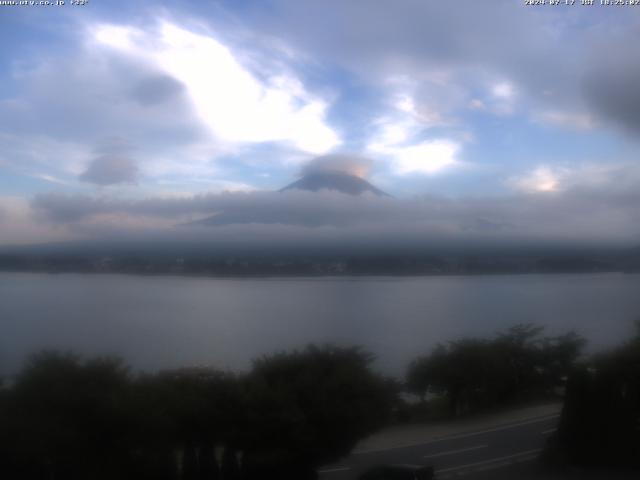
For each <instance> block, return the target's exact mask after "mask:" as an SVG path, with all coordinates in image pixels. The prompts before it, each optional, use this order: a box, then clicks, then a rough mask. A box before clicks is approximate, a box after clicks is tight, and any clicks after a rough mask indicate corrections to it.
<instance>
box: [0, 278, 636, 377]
mask: <svg viewBox="0 0 640 480" xmlns="http://www.w3.org/2000/svg"><path fill="white" fill-rule="evenodd" d="M638 292H640V275H625V274H597V275H595V274H594V275H500V276H440V277H438V276H433V277H353V278H333V277H318V278H209V277H173V276H156V277H146V276H129V275H86V274H59V275H50V274H35V273H2V274H0V373H5V374H6V373H11V372H14V371H15V370H16V369H17V368H19V366H20V364H21V362H22V361H23V359H24V357H25V355H28V354H29V353H32V352H34V351H36V350H38V349H42V348H56V349H72V350H74V351H78V352H81V353H83V354H89V355H94V354H115V355H119V356H122V357H123V358H124V359H125V360H126V361H127V362H129V363H130V364H132V365H133V366H134V367H135V368H139V369H144V370H155V369H159V368H170V367H178V366H187V365H202V364H206V365H213V366H217V367H220V368H225V369H227V368H228V369H233V370H242V369H246V368H248V367H249V366H250V362H251V359H253V358H255V357H257V356H259V355H261V354H265V353H271V352H274V351H276V350H279V349H289V348H295V347H303V346H304V345H305V344H307V343H309V342H315V343H324V342H332V343H336V344H339V345H361V346H363V347H364V348H366V349H367V350H369V351H371V352H373V353H374V354H376V355H377V357H378V358H377V361H376V365H375V366H376V368H378V369H379V370H380V371H382V372H384V373H387V374H392V375H401V374H402V373H403V372H404V369H405V368H406V366H407V364H408V362H409V361H410V360H411V359H412V358H414V357H415V356H416V355H419V354H422V353H426V352H427V351H429V349H430V348H431V347H432V346H434V345H435V344H436V343H437V342H444V341H448V340H452V339H455V338H459V337H460V336H464V335H480V336H487V335H491V334H493V333H494V332H495V331H498V330H500V329H503V328H506V327H508V326H510V325H513V324H515V323H523V322H533V323H536V324H540V325H545V326H547V333H549V334H555V333H562V332H564V331H566V330H569V329H575V330H577V331H578V332H579V333H581V334H582V335H584V336H585V337H586V338H587V339H588V341H589V345H588V348H589V350H591V351H593V350H598V349H602V348H605V347H608V346H611V345H614V344H617V343H619V342H620V341H622V340H624V339H625V337H626V336H627V335H628V334H629V333H630V332H631V331H632V324H633V321H634V320H635V319H636V318H640V295H638Z"/></svg>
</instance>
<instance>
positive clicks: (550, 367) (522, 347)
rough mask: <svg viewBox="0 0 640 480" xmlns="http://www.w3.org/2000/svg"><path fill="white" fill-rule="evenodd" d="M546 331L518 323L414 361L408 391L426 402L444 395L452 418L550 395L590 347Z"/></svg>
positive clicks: (441, 347) (578, 339)
mask: <svg viewBox="0 0 640 480" xmlns="http://www.w3.org/2000/svg"><path fill="white" fill-rule="evenodd" d="M542 331H543V329H542V328H540V327H535V326H533V325H516V326H514V327H512V328H510V329H508V330H507V331H506V332H503V333H500V334H499V335H497V336H496V337H494V338H493V339H481V338H463V339H461V340H457V341H452V342H450V343H449V344H447V345H438V346H436V348H435V349H434V350H433V351H432V352H431V354H429V355H426V356H423V357H419V358H417V359H416V360H414V361H413V362H412V363H411V364H410V365H409V368H408V370H407V375H406V386H407V389H408V390H409V391H410V392H412V393H415V394H417V395H419V396H420V397H421V399H423V401H424V400H425V398H426V395H427V393H432V394H435V395H440V396H444V397H445V398H446V399H447V401H448V404H449V413H450V415H451V416H459V415H462V414H465V413H468V412H471V411H474V410H478V409H482V408H490V407H495V406H500V405H506V404H509V403H514V402H518V401H525V400H530V399H533V398H536V397H542V396H548V395H550V394H552V393H553V391H554V389H555V388H557V387H561V386H563V385H564V378H565V377H566V375H567V374H568V373H569V371H570V370H571V368H572V366H573V364H574V363H575V361H576V360H577V358H578V357H579V355H580V352H581V350H582V347H583V345H584V340H583V339H582V338H581V337H579V336H578V335H576V334H575V333H568V334H566V335H561V336H558V337H544V338H543V337H541V333H542Z"/></svg>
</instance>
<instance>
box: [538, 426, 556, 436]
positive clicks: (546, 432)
mask: <svg viewBox="0 0 640 480" xmlns="http://www.w3.org/2000/svg"><path fill="white" fill-rule="evenodd" d="M556 430H557V428H550V429H549V430H543V431H542V432H540V433H541V434H542V435H549V434H550V433H553V432H555V431H556Z"/></svg>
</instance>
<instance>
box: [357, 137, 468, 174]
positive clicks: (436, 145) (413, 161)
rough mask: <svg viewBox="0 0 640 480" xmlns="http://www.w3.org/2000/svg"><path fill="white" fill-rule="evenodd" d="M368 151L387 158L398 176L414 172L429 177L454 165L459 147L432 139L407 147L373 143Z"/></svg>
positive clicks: (442, 140)
mask: <svg viewBox="0 0 640 480" xmlns="http://www.w3.org/2000/svg"><path fill="white" fill-rule="evenodd" d="M368 150H369V151H370V152H372V153H375V154H379V155H384V156H387V157H389V158H390V159H391V160H390V161H391V166H392V169H393V171H394V172H395V173H396V174H398V175H406V174H409V173H415V172H417V173H422V174H427V175H431V174H436V173H439V172H441V171H443V170H445V169H447V168H449V167H452V166H454V165H456V164H457V163H458V161H457V159H456V154H457V153H458V151H459V150H460V146H459V145H458V144H457V143H455V142H453V141H451V140H447V139H434V140H424V141H422V142H419V143H416V144H409V145H406V144H400V145H397V144H385V143H373V144H370V145H369V146H368Z"/></svg>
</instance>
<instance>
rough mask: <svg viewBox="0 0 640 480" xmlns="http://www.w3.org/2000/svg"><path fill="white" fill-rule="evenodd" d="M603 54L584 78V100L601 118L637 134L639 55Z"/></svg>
mask: <svg viewBox="0 0 640 480" xmlns="http://www.w3.org/2000/svg"><path fill="white" fill-rule="evenodd" d="M634 38H635V36H633V37H628V38H626V39H618V40H620V41H622V42H628V41H633V39H634ZM612 40H613V39H612ZM616 43H617V42H616ZM623 44H624V43H623ZM629 55H631V53H629ZM602 58H606V60H604V61H600V62H598V63H594V64H593V65H592V66H591V69H590V71H589V72H588V73H587V75H586V78H585V80H584V92H585V95H586V98H587V101H588V102H589V104H590V106H591V107H592V108H593V109H594V111H595V112H596V113H598V114H599V115H601V116H602V117H603V118H605V119H607V120H610V121H611V122H613V123H614V124H615V125H618V126H620V127H622V128H623V129H624V130H625V131H626V132H628V133H631V134H633V135H635V136H638V135H640V90H639V89H638V84H639V83H640V63H638V57H637V55H635V57H633V56H632V57H629V56H627V55H623V54H621V53H619V52H610V51H608V52H607V53H606V56H603V57H602Z"/></svg>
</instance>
